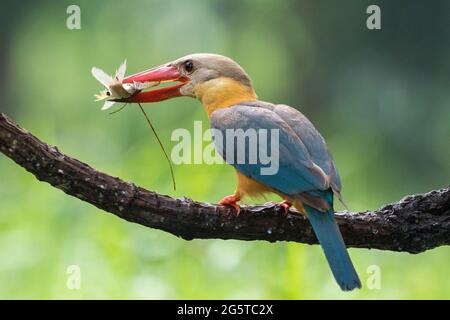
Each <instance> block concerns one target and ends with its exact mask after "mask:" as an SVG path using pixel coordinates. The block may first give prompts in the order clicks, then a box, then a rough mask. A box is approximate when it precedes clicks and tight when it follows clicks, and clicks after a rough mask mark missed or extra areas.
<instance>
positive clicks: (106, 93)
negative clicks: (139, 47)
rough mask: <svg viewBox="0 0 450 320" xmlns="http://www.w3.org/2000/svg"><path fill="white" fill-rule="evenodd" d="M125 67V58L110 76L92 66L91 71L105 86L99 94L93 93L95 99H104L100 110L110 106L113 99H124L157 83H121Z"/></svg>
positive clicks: (112, 103)
mask: <svg viewBox="0 0 450 320" xmlns="http://www.w3.org/2000/svg"><path fill="white" fill-rule="evenodd" d="M126 69H127V60H125V61H124V62H123V63H122V64H121V65H120V67H119V69H117V70H116V74H115V75H114V76H110V75H108V74H106V72H104V71H103V70H101V69H99V68H96V67H93V68H92V70H91V72H92V75H93V76H94V78H95V79H97V80H98V81H99V82H100V83H101V84H102V85H103V86H105V88H106V90H103V91H100V93H99V94H95V95H94V97H95V98H96V99H95V101H100V100H105V99H106V101H105V104H104V105H103V107H102V110H107V109H109V108H111V107H112V106H113V105H114V103H115V101H112V100H115V99H126V98H129V97H131V96H132V95H133V94H135V93H137V92H139V91H141V90H144V89H147V88H150V87H153V86H155V85H157V84H158V82H144V83H141V82H133V83H122V81H123V79H124V78H125V71H126Z"/></svg>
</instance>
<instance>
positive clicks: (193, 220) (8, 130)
mask: <svg viewBox="0 0 450 320" xmlns="http://www.w3.org/2000/svg"><path fill="white" fill-rule="evenodd" d="M0 151H1V152H2V153H4V154H5V155H6V156H7V157H9V158H11V159H12V160H14V161H15V162H16V163H17V164H18V165H20V166H22V167H24V168H25V169H26V170H28V171H29V172H31V173H32V174H34V175H35V176H36V178H37V179H39V180H41V181H46V182H48V183H50V184H51V185H52V186H54V187H56V188H58V189H61V190H62V191H64V192H65V193H67V194H69V195H72V196H74V197H76V198H78V199H81V200H83V201H86V202H89V203H91V204H93V205H95V206H96V207H98V208H100V209H102V210H105V211H108V212H111V213H113V214H115V215H116V216H118V217H120V218H122V219H125V220H128V221H131V222H135V223H138V224H141V225H144V226H147V227H150V228H156V229H160V230H163V231H166V232H170V233H172V234H174V235H176V236H179V237H182V238H183V239H186V240H190V239H212V238H218V239H238V240H266V241H271V242H272V241H296V242H302V243H308V244H315V243H317V240H316V237H315V236H314V234H313V232H312V229H311V226H310V225H309V223H308V221H307V219H306V218H305V217H303V216H300V215H298V214H296V213H295V212H294V211H291V212H290V214H289V215H288V216H287V217H284V216H283V215H282V212H283V211H282V209H281V207H279V206H278V205H262V206H251V207H243V208H242V210H241V214H240V215H239V216H236V214H235V212H234V210H233V209H231V208H228V207H223V206H219V205H213V204H208V203H201V202H196V201H193V200H191V199H188V198H183V199H174V198H171V197H169V196H166V195H160V194H158V193H155V192H152V191H148V190H145V189H143V188H141V187H138V186H136V185H134V184H133V183H130V182H125V181H123V180H121V179H119V178H116V177H112V176H109V175H107V174H105V173H102V172H99V171H97V170H95V169H93V168H91V167H90V166H88V165H87V164H85V163H83V162H80V161H79V160H77V159H73V158H71V157H69V156H67V155H65V154H63V153H61V152H60V151H59V150H58V148H56V147H54V146H50V145H48V144H46V143H44V142H42V141H40V140H39V139H38V138H36V137H35V136H33V135H32V134H30V133H29V132H28V131H26V130H25V129H22V128H20V127H19V126H18V125H17V124H15V123H14V122H13V121H12V120H11V119H9V118H8V117H7V116H6V115H4V114H1V113H0ZM0 175H1V173H0ZM336 219H337V221H338V223H339V227H340V229H341V231H342V234H343V236H344V239H345V242H346V244H347V245H348V246H349V247H360V248H375V249H381V250H393V251H407V252H410V253H419V252H423V251H425V250H428V249H431V248H435V247H438V246H442V245H449V244H450V187H446V188H443V189H440V190H435V191H431V192H429V193H426V194H418V195H412V196H408V197H405V198H403V199H402V200H400V201H399V202H397V203H393V204H389V205H386V206H384V207H383V208H381V209H379V210H376V211H372V212H370V211H368V212H362V213H350V212H343V213H336Z"/></svg>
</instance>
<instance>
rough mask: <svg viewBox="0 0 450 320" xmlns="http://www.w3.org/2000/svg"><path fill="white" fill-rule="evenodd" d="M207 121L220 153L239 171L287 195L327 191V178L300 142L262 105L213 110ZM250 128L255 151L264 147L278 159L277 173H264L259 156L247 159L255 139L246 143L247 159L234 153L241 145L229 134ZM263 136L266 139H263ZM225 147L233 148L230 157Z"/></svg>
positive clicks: (279, 119) (274, 114) (292, 132)
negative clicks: (255, 146) (274, 135)
mask: <svg viewBox="0 0 450 320" xmlns="http://www.w3.org/2000/svg"><path fill="white" fill-rule="evenodd" d="M210 120H211V127H212V128H213V129H215V131H216V132H215V133H214V130H213V136H214V141H215V143H216V147H217V149H218V151H219V153H220V154H221V155H222V156H223V157H224V159H225V160H226V161H227V162H228V163H230V164H231V165H233V166H234V167H235V168H236V169H237V170H238V171H240V172H241V173H242V174H244V175H246V176H248V177H250V178H252V179H255V180H256V181H258V182H261V183H263V184H265V185H267V186H269V187H271V188H273V189H276V190H278V191H280V192H282V193H284V194H287V195H297V194H299V193H302V192H305V191H313V190H326V189H328V188H329V187H330V186H329V177H328V176H327V175H326V174H325V172H324V171H323V170H322V169H321V168H320V167H319V166H318V165H317V164H316V163H314V162H313V161H312V159H311V156H310V154H309V152H308V149H307V147H306V146H305V144H304V143H303V141H302V140H301V139H300V138H299V137H298V135H297V134H296V133H295V132H294V131H293V130H292V128H291V127H290V126H289V125H288V124H287V123H286V122H285V121H284V120H283V119H282V118H281V117H280V116H279V115H278V114H276V113H275V112H273V111H271V110H268V109H265V108H259V107H251V106H246V105H236V106H233V107H230V108H225V109H219V110H216V111H215V112H213V114H212V115H211V119H210ZM252 130H253V131H254V132H256V133H257V135H256V145H257V152H258V154H259V151H260V148H261V147H263V146H266V148H267V150H268V151H272V153H270V152H268V153H270V156H272V157H273V158H274V159H275V158H278V159H276V160H277V161H278V171H277V172H276V174H264V173H263V170H262V169H263V168H267V167H268V165H267V164H265V163H263V162H262V161H261V159H260V158H259V157H257V159H256V162H254V163H251V161H249V160H250V159H249V157H250V154H251V147H252V146H254V143H255V141H252V143H251V144H249V143H246V144H245V146H244V148H245V150H244V151H245V157H246V159H245V161H243V162H244V163H239V161H238V159H237V155H238V153H239V151H240V150H239V148H240V147H242V144H239V142H238V140H237V139H236V138H235V137H233V136H232V133H238V132H240V133H241V134H246V133H251V131H252ZM261 130H266V133H267V135H266V136H260V135H259V134H258V133H259V132H261ZM272 132H278V139H276V137H272V136H271V133H272ZM219 133H220V134H219ZM219 136H220V137H219ZM247 136H251V135H250V134H248V135H247ZM253 137H254V136H253ZM265 137H267V139H264V138H265ZM247 141H248V140H247ZM228 146H231V148H232V149H231V151H232V153H233V156H232V157H230V156H229V155H230V149H228ZM241 151H242V149H241ZM241 153H242V152H241Z"/></svg>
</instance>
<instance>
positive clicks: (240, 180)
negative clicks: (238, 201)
mask: <svg viewBox="0 0 450 320" xmlns="http://www.w3.org/2000/svg"><path fill="white" fill-rule="evenodd" d="M236 175H237V190H236V191H237V192H238V193H239V194H240V195H241V196H242V197H243V196H249V197H253V198H255V197H262V196H264V195H265V194H266V193H271V192H275V191H274V190H273V189H272V188H270V187H268V186H266V185H263V184H262V183H259V182H258V181H255V180H253V179H252V178H249V177H247V176H245V175H243V174H242V173H240V172H239V171H237V170H236ZM275 193H276V192H275Z"/></svg>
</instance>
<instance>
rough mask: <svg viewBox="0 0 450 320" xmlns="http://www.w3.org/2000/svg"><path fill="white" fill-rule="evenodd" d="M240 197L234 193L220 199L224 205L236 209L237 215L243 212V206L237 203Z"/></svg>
mask: <svg viewBox="0 0 450 320" xmlns="http://www.w3.org/2000/svg"><path fill="white" fill-rule="evenodd" d="M239 200H240V199H239V197H238V196H237V195H235V194H232V195H231V196H226V197H224V198H223V199H222V200H220V201H219V204H221V205H222V206H230V207H233V208H235V209H236V215H239V213H240V212H241V207H240V206H239V205H238V204H237V202H238V201H239Z"/></svg>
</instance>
